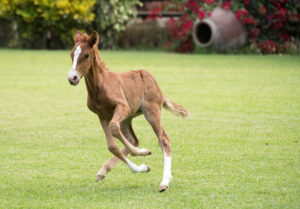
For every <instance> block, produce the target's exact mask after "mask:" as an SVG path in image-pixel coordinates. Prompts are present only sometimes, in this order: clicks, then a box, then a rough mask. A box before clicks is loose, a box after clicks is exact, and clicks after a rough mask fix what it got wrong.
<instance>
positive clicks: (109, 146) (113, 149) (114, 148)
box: [108, 144, 118, 154]
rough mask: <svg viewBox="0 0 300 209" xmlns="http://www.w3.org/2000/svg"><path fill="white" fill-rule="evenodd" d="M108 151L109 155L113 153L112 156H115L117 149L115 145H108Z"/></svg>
mask: <svg viewBox="0 0 300 209" xmlns="http://www.w3.org/2000/svg"><path fill="white" fill-rule="evenodd" d="M108 150H109V151H110V152H111V153H113V154H115V153H116V152H117V150H118V147H117V145H114V144H113V145H108Z"/></svg>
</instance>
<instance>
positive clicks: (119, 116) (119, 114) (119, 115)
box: [108, 105, 151, 156]
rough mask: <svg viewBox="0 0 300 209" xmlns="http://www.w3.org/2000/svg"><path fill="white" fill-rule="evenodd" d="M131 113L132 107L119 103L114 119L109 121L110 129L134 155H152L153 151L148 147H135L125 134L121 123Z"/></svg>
mask: <svg viewBox="0 0 300 209" xmlns="http://www.w3.org/2000/svg"><path fill="white" fill-rule="evenodd" d="M129 114H130V109H129V107H127V106H125V105H118V106H117V107H116V108H115V112H114V115H113V118H112V120H111V121H110V123H109V126H108V129H109V131H110V133H111V134H112V135H113V136H114V137H116V138H118V139H119V140H120V141H121V142H122V143H123V144H124V146H125V147H126V148H127V149H128V151H129V153H130V154H131V155H132V156H139V155H140V156H145V155H151V151H150V150H148V149H145V148H143V149H138V148H137V147H135V146H134V145H132V144H131V143H130V142H129V141H128V139H127V138H126V137H125V136H124V135H123V133H122V131H121V128H120V124H121V123H122V122H123V121H124V120H125V119H126V118H127V117H128V115H129Z"/></svg>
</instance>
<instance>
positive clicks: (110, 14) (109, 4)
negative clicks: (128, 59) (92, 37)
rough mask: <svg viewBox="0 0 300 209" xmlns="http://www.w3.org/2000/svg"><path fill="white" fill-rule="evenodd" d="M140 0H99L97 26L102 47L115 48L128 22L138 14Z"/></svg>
mask: <svg viewBox="0 0 300 209" xmlns="http://www.w3.org/2000/svg"><path fill="white" fill-rule="evenodd" d="M137 4H139V1H138V0H110V1H107V0H97V1H96V4H95V14H96V18H95V22H94V23H95V28H96V30H97V31H98V33H99V35H100V46H101V47H102V48H115V47H116V46H117V43H118V41H119V38H120V37H121V36H122V32H124V31H125V28H126V25H127V24H128V22H129V21H130V20H131V19H132V18H133V17H135V16H136V9H135V6H136V5H137Z"/></svg>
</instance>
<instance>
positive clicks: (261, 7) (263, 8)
mask: <svg viewBox="0 0 300 209" xmlns="http://www.w3.org/2000/svg"><path fill="white" fill-rule="evenodd" d="M258 13H259V14H261V15H265V14H266V13H267V9H266V7H265V5H261V6H260V7H259V9H258Z"/></svg>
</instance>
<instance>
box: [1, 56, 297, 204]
mask: <svg viewBox="0 0 300 209" xmlns="http://www.w3.org/2000/svg"><path fill="white" fill-rule="evenodd" d="M101 55H102V59H103V60H105V62H106V64H107V66H108V67H109V68H110V69H111V70H113V71H127V70H131V69H145V70H148V71H150V72H151V73H152V74H153V75H154V76H155V77H156V79H157V81H158V83H159V84H160V86H161V89H162V91H163V92H164V94H165V95H166V96H168V97H169V98H170V99H171V100H173V101H175V102H177V103H179V104H182V105H184V106H185V107H186V108H187V109H188V110H189V111H190V112H191V118H190V119H184V120H182V119H179V118H176V117H175V116H174V115H172V114H170V113H169V112H166V111H164V112H163V115H162V117H163V124H164V128H165V130H166V132H167V133H168V135H169V137H170V138H171V142H172V149H173V158H172V163H173V165H172V172H173V173H172V174H173V180H172V181H171V184H170V188H169V189H168V190H167V191H166V192H164V193H158V187H159V183H160V181H161V179H162V171H163V154H162V153H161V151H160V147H159V146H158V142H157V139H156V137H155V135H154V132H153V131H152V129H151V127H150V126H149V125H148V123H147V122H146V121H145V119H144V117H143V116H141V117H139V118H137V119H136V120H135V121H134V124H133V125H134V129H135V131H136V133H137V136H138V138H139V139H140V142H141V147H146V148H149V149H150V150H151V151H152V155H150V156H147V157H135V158H133V157H130V159H131V160H132V161H133V162H135V163H137V164H141V163H145V164H148V165H150V166H151V169H152V170H151V172H150V173H142V174H133V173H132V172H131V171H130V170H129V169H128V168H127V166H126V165H125V164H119V165H118V166H116V167H115V168H114V169H113V170H112V171H111V172H110V173H108V175H107V176H106V178H105V179H104V180H103V181H101V182H98V183H96V182H95V176H96V173H97V172H98V170H99V169H100V167H101V166H102V164H103V163H104V162H105V161H106V160H107V159H108V158H110V157H111V156H112V155H111V154H110V153H109V152H108V150H107V147H106V141H105V137H104V134H103V132H102V129H101V127H100V124H99V122H98V118H97V116H96V115H94V114H93V113H91V112H90V111H89V110H88V108H87V107H86V97H87V92H86V89H85V84H84V80H82V81H81V82H80V84H79V85H78V86H76V87H74V86H70V85H69V83H68V81H67V73H68V71H69V69H70V67H71V59H70V56H69V51H22V50H0V95H1V99H0V207H1V208H181V209H182V208H300V57H297V56H259V55H257V56H256V55H245V56H242V55H208V56H205V55H178V54H168V53H163V52H112V51H104V52H102V53H101Z"/></svg>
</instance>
